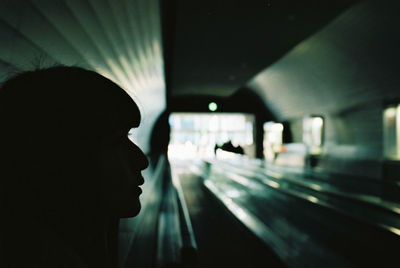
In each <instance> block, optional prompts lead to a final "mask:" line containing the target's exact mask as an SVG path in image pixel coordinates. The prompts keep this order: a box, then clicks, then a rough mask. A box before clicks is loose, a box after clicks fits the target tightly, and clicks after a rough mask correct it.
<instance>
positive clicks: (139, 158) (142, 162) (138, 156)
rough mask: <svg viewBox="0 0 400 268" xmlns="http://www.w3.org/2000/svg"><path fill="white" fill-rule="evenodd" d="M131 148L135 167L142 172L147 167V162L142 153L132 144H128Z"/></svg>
mask: <svg viewBox="0 0 400 268" xmlns="http://www.w3.org/2000/svg"><path fill="white" fill-rule="evenodd" d="M130 144H131V145H132V147H131V154H132V153H133V154H134V157H135V164H136V165H137V167H138V169H140V170H144V169H146V168H147V167H148V166H149V160H148V159H147V156H146V155H145V154H144V152H143V151H142V150H141V149H140V148H139V146H137V145H136V144H134V143H132V142H131V143H130Z"/></svg>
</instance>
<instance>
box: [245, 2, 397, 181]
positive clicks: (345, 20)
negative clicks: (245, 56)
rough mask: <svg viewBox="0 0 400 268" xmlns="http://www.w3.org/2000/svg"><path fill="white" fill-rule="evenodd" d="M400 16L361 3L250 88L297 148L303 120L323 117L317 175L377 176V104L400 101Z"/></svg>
mask: <svg viewBox="0 0 400 268" xmlns="http://www.w3.org/2000/svg"><path fill="white" fill-rule="evenodd" d="M399 11H400V4H399V3H398V2H396V1H361V2H360V3H358V4H357V5H355V6H353V7H351V8H350V9H348V10H346V11H345V12H343V13H342V14H341V15H340V16H338V17H337V18H336V19H335V20H333V21H332V22H331V23H330V24H329V25H327V26H326V27H325V28H323V29H322V30H320V31H319V32H317V33H316V34H315V35H313V36H311V37H310V38H308V39H307V40H305V41H303V42H302V43H300V44H299V45H297V46H296V47H295V48H294V49H293V50H291V51H290V52H289V53H288V54H286V55H285V56H284V57H283V58H281V59H280V60H279V61H277V62H276V63H275V64H273V65H272V66H270V67H268V68H267V69H265V70H264V71H263V72H261V73H260V74H259V75H257V76H256V77H255V78H254V79H252V80H251V81H250V82H249V83H248V86H249V87H250V88H252V89H253V90H255V91H256V92H258V93H259V94H260V95H261V96H263V98H264V101H265V104H266V105H267V106H268V107H269V108H270V109H271V110H272V112H273V113H274V114H275V115H276V116H277V118H278V120H281V121H283V120H285V121H290V122H291V126H292V128H293V132H294V134H293V136H294V137H295V139H297V141H298V142H301V141H299V139H301V134H300V133H301V132H302V130H301V129H300V126H301V124H300V123H299V121H301V120H302V118H303V117H304V116H307V115H310V114H317V115H321V116H323V117H324V118H325V145H324V152H323V156H322V157H321V159H320V161H319V164H318V166H319V168H323V169H326V170H335V171H337V172H349V173H357V174H359V175H363V176H368V177H374V178H379V177H380V176H381V174H382V170H381V169H382V160H383V158H382V114H383V107H384V105H383V104H384V103H385V102H388V101H392V100H396V99H397V100H398V99H399V97H400V90H398V85H399V82H400V76H399V75H398V71H397V65H398V63H399V62H400V52H399V50H398V48H399V47H400V30H399V28H398V25H399V23H400V21H399V17H398V14H399ZM295 142H296V141H295ZM363 164H367V165H368V166H366V168H364V167H365V166H364V165H363ZM360 165H362V167H363V168H361V166H360Z"/></svg>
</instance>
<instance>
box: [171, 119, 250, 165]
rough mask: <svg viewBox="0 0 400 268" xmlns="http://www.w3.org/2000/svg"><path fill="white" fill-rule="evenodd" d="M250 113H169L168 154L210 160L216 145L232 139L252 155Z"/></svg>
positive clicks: (176, 156) (182, 157)
mask: <svg viewBox="0 0 400 268" xmlns="http://www.w3.org/2000/svg"><path fill="white" fill-rule="evenodd" d="M254 122H255V118H254V115H251V114H242V113H172V114H171V115H170V117H169V124H170V126H171V134H170V135H171V136H170V143H169V146H168V156H169V157H171V158H174V159H193V158H202V159H210V158H214V157H215V149H216V145H218V146H221V145H222V144H224V143H226V142H229V141H230V142H232V144H233V145H234V146H240V147H242V148H243V150H244V154H245V155H247V156H249V157H255V152H256V150H255V144H254Z"/></svg>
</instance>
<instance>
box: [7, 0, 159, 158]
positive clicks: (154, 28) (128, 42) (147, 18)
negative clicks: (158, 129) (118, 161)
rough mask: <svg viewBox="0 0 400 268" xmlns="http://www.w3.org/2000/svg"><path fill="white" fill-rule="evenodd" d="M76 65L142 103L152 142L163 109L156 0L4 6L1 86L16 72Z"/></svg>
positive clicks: (12, 1)
mask: <svg viewBox="0 0 400 268" xmlns="http://www.w3.org/2000/svg"><path fill="white" fill-rule="evenodd" d="M54 64H64V65H76V66H80V67H84V68H87V69H90V70H94V71H97V72H99V73H100V74H102V75H104V76H106V77H108V78H109V79H111V80H113V81H114V82H116V83H117V84H119V85H120V86H121V87H123V88H124V89H125V90H126V91H127V92H128V93H129V95H130V96H131V97H132V98H133V99H134V100H135V101H136V102H137V103H138V105H139V107H140V109H141V111H142V115H143V119H142V125H141V126H140V127H139V129H138V130H137V131H134V132H133V136H134V138H133V139H134V140H135V141H136V142H137V143H139V144H140V145H141V146H142V147H144V150H145V151H148V140H147V139H148V137H149V136H150V134H149V132H150V131H151V126H152V125H153V123H154V121H155V119H156V117H157V116H158V115H159V113H160V112H161V111H162V110H163V109H164V108H165V84H164V70H163V55H162V47H161V22H160V6H159V1H158V0H135V1H133V0H118V1H113V0H2V1H0V82H1V81H3V80H4V79H6V78H7V77H8V76H9V75H12V74H13V73H14V72H18V71H24V70H31V69H34V68H37V67H47V66H51V65H54Z"/></svg>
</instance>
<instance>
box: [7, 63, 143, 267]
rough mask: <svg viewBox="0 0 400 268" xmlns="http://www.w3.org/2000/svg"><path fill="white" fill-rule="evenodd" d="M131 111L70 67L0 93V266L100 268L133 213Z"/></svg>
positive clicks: (98, 80) (113, 256)
mask: <svg viewBox="0 0 400 268" xmlns="http://www.w3.org/2000/svg"><path fill="white" fill-rule="evenodd" d="M139 123H140V112H139V109H138V107H137V105H136V104H135V103H134V101H133V100H132V99H131V98H130V96H129V95H128V94H127V93H126V92H125V91H124V90H122V89H121V88H120V87H119V86H117V85H116V84H115V83H113V82H111V81H110V80H108V79H106V78H105V77H103V76H101V75H99V74H97V73H95V72H92V71H87V70H84V69H81V68H77V67H53V68H49V69H44V70H37V71H32V72H26V73H22V74H20V75H17V76H15V77H14V78H11V79H9V80H8V81H7V82H5V83H4V84H3V86H2V88H1V91H0V148H1V149H0V194H1V196H0V202H1V203H0V209H1V211H0V213H1V221H0V228H1V229H0V231H1V236H0V267H4V268H8V267H40V268H42V267H52V268H53V267H73V268H75V267H86V268H92V267H93V268H102V267H104V268H106V267H107V268H109V267H118V264H117V235H118V223H119V219H120V218H122V217H132V216H135V215H137V214H138V213H139V211H140V201H139V195H140V193H141V189H140V188H139V187H138V186H139V185H141V184H143V183H144V180H143V177H142V175H141V170H143V169H145V168H146V167H147V166H148V161H147V159H146V157H145V155H144V154H143V152H142V151H141V150H140V149H139V147H137V146H136V145H135V144H134V143H132V142H131V141H130V140H129V138H128V136H127V135H128V131H129V130H130V129H131V128H132V127H138V126H139Z"/></svg>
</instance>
